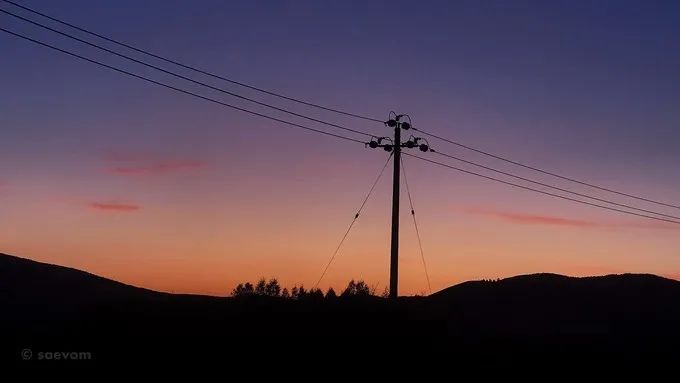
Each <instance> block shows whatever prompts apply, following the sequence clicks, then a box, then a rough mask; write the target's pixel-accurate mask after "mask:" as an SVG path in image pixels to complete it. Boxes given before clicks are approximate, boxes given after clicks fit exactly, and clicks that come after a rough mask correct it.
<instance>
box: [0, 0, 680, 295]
mask: <svg viewBox="0 0 680 383" xmlns="http://www.w3.org/2000/svg"><path fill="white" fill-rule="evenodd" d="M22 4H25V5H27V6H30V7H33V8H36V9H38V10H41V11H43V12H45V13H47V14H50V15H52V16H55V17H58V18H61V19H64V20H67V21H69V22H72V23H74V24H76V25H80V26H83V27H85V28H89V29H92V30H94V31H96V32H98V33H101V34H104V35H106V36H111V37H114V38H116V39H119V40H122V41H125V42H129V43H131V44H133V45H136V46H139V47H142V48H145V49H148V50H150V51H152V52H155V53H158V54H162V55H165V56H168V57H171V58H174V59H177V60H178V61H181V62H184V63H187V64H190V65H195V66H197V67H200V68H203V69H206V70H209V71H211V72H214V73H218V74H222V75H226V76H227V77H231V78H234V79H236V80H238V81H242V82H245V83H249V84H252V85H256V86H260V87H264V88H267V89H272V90H276V91H278V92H281V93H284V94H287V95H291V96H295V97H300V98H303V99H305V100H311V101H314V102H317V103H320V104H323V105H329V106H333V107H338V108H342V109H345V110H350V111H352V112H355V113H360V114H364V115H369V116H372V117H376V118H386V117H387V114H388V112H389V111H390V110H396V111H398V112H403V113H409V114H410V115H411V116H412V117H413V119H414V124H415V125H416V126H417V127H421V128H423V129H424V130H428V131H431V132H434V133H437V134H441V135H443V136H446V137H450V138H452V139H455V140H458V141H461V142H464V143H467V144H469V145H472V146H475V147H479V148H483V149H486V150H488V151H491V152H494V153H497V154H500V155H506V156H508V157H511V158H513V159H515V160H518V161H522V162H526V163H530V164H535V165H538V166H541V167H543V168H546V169H549V170H552V171H556V172H561V173H565V174H567V175H570V176H573V177H576V178H579V179H583V180H587V181H589V182H593V183H597V184H602V185H605V186H607V187H612V188H619V189H622V190H624V191H627V192H630V193H634V194H640V195H644V196H648V197H651V198H655V199H660V200H665V201H670V202H678V201H680V178H678V176H677V169H678V165H680V150H678V148H680V129H678V121H680V109H678V108H677V105H679V104H680V72H679V71H678V70H677V69H678V68H680V3H678V2H671V1H668V2H644V1H639V2H631V1H600V2H592V1H584V2H578V1H577V2H574V1H568V2H567V1H565V2H558V1H551V2H540V1H535V2H525V1H512V2H509V1H498V2H494V1H484V2H480V1H469V2H467V1H441V2H439V1H424V2H399V1H389V2H379V1H370V2H366V1H357V2H353V1H343V2H328V1H324V2H319V1H314V2H313V1H257V2H253V1H228V2H224V1H145V2H143V3H140V2H139V1H128V0H119V1H108V2H107V1H98V2H92V1H84V0H83V1H72V0H62V1H59V2H54V1H38V0H25V1H23V2H22ZM0 7H2V9H7V10H11V11H12V12H17V13H21V14H22V15H25V16H30V14H28V13H26V12H21V11H20V10H17V9H16V8H14V7H11V6H9V5H8V4H6V3H0ZM36 20H39V21H41V22H43V21H44V19H39V18H36ZM0 25H2V27H4V28H7V29H11V30H13V31H16V32H20V33H24V34H27V35H30V36H32V37H35V38H39V39H41V40H44V41H48V42H51V43H54V44H56V45H58V46H60V47H63V48H67V49H72V50H77V51H78V52H80V53H82V54H85V55H88V56H90V57H93V58H97V59H100V60H103V61H106V62H107V63H110V64H112V65H119V66H121V67H123V68H126V69H129V70H133V71H135V72H137V73H140V74H144V75H148V76H150V77H153V78H155V79H158V80H162V81H167V82H172V83H173V84H176V85H180V86H183V87H185V88H187V89H192V90H196V91H200V92H202V93H204V94H206V95H210V96H213V97H217V98H220V99H222V100H224V101H225V102H230V103H233V104H235V105H239V106H242V107H247V108H251V109H253V110H257V111H261V112H266V113H269V114H271V115H273V116H276V117H280V118H285V119H290V120H292V121H296V122H304V121H299V120H295V119H294V118H291V117H290V116H286V115H282V114H280V113H274V112H271V111H268V110H266V109H263V108H260V107H256V106H252V105H250V104H248V103H245V102H242V101H239V100H234V99H232V98H230V97H228V96H224V95H220V94H218V93H216V92H211V91H205V90H201V89H200V88H199V87H197V86H195V85H192V84H187V83H185V82H181V81H179V80H177V79H173V78H171V77H169V76H165V75H162V74H161V75H159V74H155V73H154V72H153V71H151V70H149V69H148V68H143V67H140V66H138V65H133V64H130V63H127V62H125V61H124V60H122V59H119V58H116V57H111V56H108V55H106V54H103V53H101V52H97V51H96V50H94V49H92V48H89V47H86V46H82V45H80V44H78V43H74V42H71V41H68V40H67V39H65V38H61V37H55V36H52V35H50V34H49V33H48V32H45V31H41V30H38V29H37V28H35V27H33V26H28V25H25V24H22V22H20V21H18V20H16V19H13V18H11V17H9V16H7V15H4V14H3V15H0ZM50 25H52V26H58V25H55V24H50ZM69 32H71V31H69ZM79 36H83V35H82V34H79ZM98 42H99V41H98ZM0 52H2V60H0V83H1V84H2V89H3V92H0V246H1V247H0V251H5V252H14V253H17V255H20V256H26V257H30V258H35V259H42V260H48V261H51V262H55V263H61V264H68V265H72V266H76V267H81V268H87V269H89V270H94V271H97V272H99V273H101V274H105V275H107V276H111V277H115V278H117V279H123V280H127V281H130V282H134V283H137V284H141V285H147V286H151V287H155V288H161V289H166V290H173V289H178V290H182V291H199V292H210V293H220V292H224V291H227V290H228V288H229V287H230V286H229V283H231V282H232V281H237V280H239V279H247V278H250V279H254V278H256V277H257V276H259V275H260V274H265V275H274V276H281V277H282V278H284V279H286V278H288V280H290V281H291V282H293V283H294V282H298V283H299V282H305V283H307V284H309V282H308V280H310V279H312V280H313V279H315V276H316V274H318V272H320V269H321V268H322V266H323V264H324V263H325V262H326V260H327V258H328V256H329V254H330V252H331V251H332V249H333V248H334V245H335V243H336V242H337V240H338V239H339V238H338V237H339V236H340V235H341V234H342V231H343V229H344V228H345V227H346V225H347V224H348V223H349V222H348V220H349V219H351V217H352V216H353V214H354V212H355V209H356V206H357V205H358V204H359V203H360V202H361V199H362V197H363V195H364V194H365V192H366V190H367V188H368V187H369V186H370V182H371V181H372V180H373V179H374V177H375V175H376V172H377V171H378V169H379V168H380V166H381V165H382V164H383V162H384V159H385V156H384V152H378V151H371V150H370V149H364V147H363V145H359V144H352V143H346V142H341V141H338V140H335V139H333V138H329V137H323V136H320V135H318V134H313V133H307V132H304V131H298V130H296V129H290V128H287V127H285V126H281V125H279V124H277V123H274V122H271V121H266V120H262V119H259V118H257V117H252V116H249V115H245V114H242V113H238V112H234V111H230V110H227V109H225V108H221V107H218V106H216V105H212V104H209V103H206V102H204V101H201V100H196V99H193V98H191V97H188V96H185V95H180V94H176V93H173V92H171V91H169V90H166V89H162V88H158V87H154V86H152V85H148V84H145V83H143V82H141V81H139V80H136V79H132V78H127V77H125V76H122V75H120V74H117V73H113V72H110V71H108V70H106V69H102V68H99V67H96V66H94V65H91V64H88V63H83V62H79V61H77V60H75V59H73V58H70V57H67V56H64V55H61V54H59V53H55V52H53V51H50V50H48V49H46V48H42V47H39V46H36V45H34V44H30V43H28V42H25V41H21V40H19V39H16V38H14V37H11V36H9V35H5V34H2V35H0ZM155 63H156V64H159V63H158V62H155ZM171 69H173V70H174V69H176V68H171ZM182 73H184V74H191V73H190V72H186V71H183V72H182ZM201 80H202V81H209V82H211V83H212V84H215V85H217V86H224V87H227V88H229V89H231V90H233V91H235V92H239V93H242V94H244V95H247V96H252V97H260V95H258V94H257V93H254V92H252V91H248V90H244V89H242V88H235V87H233V86H230V85H229V84H223V83H219V82H216V81H214V80H210V79H208V78H201ZM267 101H269V102H276V103H278V104H279V105H280V106H283V107H287V108H290V109H291V110H295V111H297V112H301V113H305V114H308V115H311V116H314V117H317V118H323V119H328V120H332V121H333V122H335V123H339V124H346V125H347V126H349V127H352V128H354V129H358V130H363V131H368V132H371V133H375V134H376V135H378V134H379V135H385V134H389V130H388V129H386V128H384V127H382V126H381V125H379V124H372V123H369V122H365V121H361V120H356V119H351V118H344V117H339V116H337V115H333V114H328V113H321V112H318V111H315V110H310V109H307V108H303V107H301V106H299V105H294V104H290V103H283V102H281V101H280V100H276V99H273V100H272V99H267ZM304 123H305V124H309V125H310V126H315V127H318V128H321V129H326V128H327V127H323V126H316V125H313V124H312V123H308V122H304ZM328 130H332V129H331V128H328ZM340 133H343V134H344V132H340ZM357 138H361V137H357ZM431 144H432V146H433V147H435V148H436V149H439V150H441V151H445V152H448V153H451V154H456V155H465V156H466V158H469V159H471V160H478V161H480V162H484V163H485V164H491V165H494V166H497V167H499V168H502V169H504V170H512V171H517V172H522V174H524V175H529V176H532V177H536V178H540V179H542V180H544V181H550V182H553V181H555V180H554V179H546V178H541V177H538V176H537V175H535V174H530V173H524V172H523V171H522V169H517V168H512V167H508V166H506V165H505V164H503V163H500V164H498V163H496V162H492V161H490V160H488V159H485V158H482V157H479V156H477V155H474V154H471V153H469V152H462V151H460V150H459V149H458V148H456V147H452V146H449V145H447V144H445V143H443V142H436V141H431ZM405 160H407V169H409V171H410V172H411V175H410V176H409V178H410V179H411V182H412V185H413V186H412V187H413V189H414V190H413V191H414V197H415V198H416V204H419V206H420V208H421V209H422V213H420V214H419V216H420V217H421V218H420V219H421V220H422V226H423V230H424V231H425V233H424V241H425V243H424V245H425V248H426V250H427V249H429V254H428V256H429V257H430V258H431V262H430V263H431V264H432V268H433V274H434V276H433V279H434V281H435V284H436V286H437V287H444V286H446V285H449V284H451V283H454V282H456V281H459V280H462V279H469V278H474V277H495V276H499V275H507V274H513V273H515V274H517V273H522V272H532V271H555V272H563V273H572V274H584V273H588V271H579V270H609V271H611V272H620V271H650V272H655V273H666V274H669V275H670V274H677V273H680V259H679V258H680V254H679V253H678V251H677V249H678V248H680V247H679V245H680V242H678V239H677V238H676V237H677V233H673V231H672V230H668V229H665V228H662V229H640V228H639V227H638V226H640V224H642V225H645V224H646V223H647V221H644V220H641V219H636V218H633V217H627V216H620V215H617V214H615V213H607V212H601V211H597V210H593V209H590V208H586V207H580V206H574V205H572V204H570V203H568V202H563V201H554V200H552V199H550V198H548V197H542V196H537V195H534V194H530V193H527V192H521V191H514V190H509V189H507V188H505V187H503V186H498V185H494V184H489V183H487V182H485V181H480V180H477V179H474V178H469V177H467V176H464V175H459V174H455V173H452V172H450V171H447V170H445V169H439V168H435V167H433V166H429V165H427V164H423V163H418V162H416V161H415V160H412V161H408V160H409V159H408V158H406V159H405ZM409 162H410V163H409ZM453 164H454V165H455V163H453ZM388 179H389V177H386V180H385V182H384V184H382V185H381V186H380V188H379V190H378V194H376V196H375V199H374V200H372V201H373V202H371V203H370V204H369V209H368V212H367V214H368V213H372V214H374V216H373V217H374V218H366V221H365V225H364V226H363V227H362V226H359V227H357V231H358V232H360V231H361V230H363V234H361V233H359V234H357V235H356V237H354V239H353V241H354V242H353V243H354V246H355V248H354V249H352V248H351V247H350V248H349V249H348V252H349V253H350V255H347V258H348V259H349V260H347V263H346V264H344V266H343V264H342V263H340V264H339V265H338V268H337V270H336V271H335V272H334V273H331V275H329V279H330V280H331V281H337V283H341V282H340V281H344V280H347V279H349V278H351V277H357V276H360V277H361V276H363V277H365V278H367V279H371V280H372V281H375V282H376V283H382V284H383V285H384V283H385V279H386V276H387V263H386V262H387V255H386V254H387V251H388V242H387V234H388V229H387V227H386V225H385V223H387V222H388V213H389V200H388V197H389V193H388V189H387V188H388V185H387V180H388ZM560 185H561V186H568V185H565V184H563V183H560ZM579 190H581V191H587V192H592V190H584V189H579ZM596 195H598V196H601V197H607V198H609V197H612V196H611V195H607V194H601V193H596ZM619 201H620V202H623V203H629V202H631V203H635V202H636V201H630V200H627V199H622V200H619ZM639 206H644V207H645V208H653V209H658V210H663V209H661V208H659V207H657V206H654V205H644V204H641V205H639ZM663 211H664V212H666V213H667V214H676V215H677V214H678V213H679V212H678V210H675V211H673V210H672V209H668V210H663ZM419 212H420V211H419ZM97 213H102V214H97ZM106 213H109V214H106ZM537 216H538V218H536V217H537ZM518 217H519V218H518ZM532 217H533V218H532ZM362 218H363V217H362ZM404 218H408V216H404ZM371 219H375V221H371ZM570 222H571V223H572V225H570V224H569V223H570ZM584 222H585V224H584ZM593 222H595V223H593ZM565 223H566V224H565ZM591 223H592V224H591ZM409 224H410V223H409V222H408V221H406V220H405V221H404V224H403V230H404V231H405V232H406V233H410V230H411V228H410V226H408V225H409ZM407 230H408V231H407ZM461 230H462V231H461ZM465 230H471V233H472V234H471V233H468V234H464V233H465V232H464V231H465ZM499 230H500V232H499ZM603 231H604V232H603ZM565 232H567V233H572V232H573V233H572V234H565ZM584 232H587V233H588V234H587V235H586V234H584ZM459 234H460V236H465V237H467V238H468V239H469V243H467V242H464V241H463V242H464V243H463V242H456V241H455V238H459ZM409 235H410V234H408V235H407V234H404V237H403V241H402V243H403V244H404V246H405V252H408V251H412V250H413V249H414V248H413V246H414V244H413V238H411V237H409ZM570 235H573V236H570ZM489 236H491V237H494V238H496V239H495V240H493V241H495V242H493V243H483V244H482V243H480V241H481V240H482V239H485V238H488V237H489ZM178 238H179V239H178ZM263 238H264V239H263ZM584 238H585V239H584ZM154 241H158V243H161V244H162V243H163V241H166V242H167V243H168V245H167V248H166V247H164V246H166V245H161V244H159V245H158V246H156V245H155V242H154ZM178 241H179V242H178ZM261 241H264V242H261ZM452 241H453V242H452ZM461 241H462V240H461ZM475 241H477V242H475ZM485 241H486V240H485ZM489 241H491V240H489ZM627 241H629V242H627ZM265 242H266V246H265ZM121 243H126V244H129V246H127V247H126V246H123V245H120V244H121ZM538 243H543V244H545V246H543V245H540V246H539V245H537V244H538ZM562 243H564V244H565V245H564V246H562V245H560V246H561V247H560V249H559V251H557V250H555V251H556V255H555V256H554V258H553V261H550V259H551V255H550V253H551V252H553V250H554V249H551V247H550V246H549V245H550V244H562ZM111 244H117V246H118V245H120V248H117V250H116V253H115V254H114V253H112V250H110V249H111V247H110V245H111ZM154 246H156V247H154ZM349 246H352V245H351V244H350V245H349ZM362 249H363V250H362ZM352 251H354V252H355V253H356V254H355V257H354V258H352V257H351V254H352ZM622 251H623V252H626V251H628V253H625V254H622ZM557 253H559V254H557ZM164 254H171V256H169V257H164ZM292 254H295V255H292ZM357 254H361V255H357ZM366 254H370V255H366ZM468 255H469V256H470V258H469V259H468V258H465V257H466V256H468ZM478 255H479V256H478ZM411 256H412V257H414V258H413V259H415V261H413V262H412V263H408V260H409V259H411V258H409V257H408V255H405V261H404V262H406V265H407V266H405V268H406V269H408V270H411V269H412V275H411V274H409V272H408V271H405V272H404V273H405V274H404V275H405V277H404V278H405V279H406V280H405V286H411V287H408V288H407V289H406V290H405V292H417V291H418V289H419V288H420V287H421V286H422V276H421V275H420V274H419V273H421V270H420V269H419V268H418V267H419V264H418V263H417V261H418V260H419V258H418V257H419V256H418V255H417V254H416V253H413V254H411ZM296 257H298V258H296ZM362 257H364V258H362ZM365 257H370V261H369V260H367V258H365ZM494 257H496V258H494ZM482 258H483V259H484V260H481V259H482ZM133 259H134V260H140V259H141V260H140V261H139V262H141V263H138V267H137V270H135V271H131V270H130V268H129V267H127V266H125V265H126V264H129V262H130V260H133ZM546 259H547V260H546ZM499 260H502V261H499ZM296 261H297V262H300V263H301V264H303V265H305V266H304V268H303V269H302V270H300V271H291V269H292V267H291V262H296ZM162 262H167V263H165V264H167V265H169V266H167V270H166V271H162V270H161V269H163V268H162V267H160V268H159V265H160V264H163V263H162ZM173 262H174V263H173ZM339 262H341V261H339ZM363 262H367V264H366V265H365V266H364V263H363ZM188 263H191V264H192V268H191V271H190V272H188V274H187V275H184V274H182V272H181V270H182V267H184V266H183V265H186V264H188ZM496 265H501V266H496ZM258 267H259V269H258ZM220 268H221V269H220ZM579 268H582V269H579ZM215 269H220V270H221V271H220V272H215V271H214V270H215ZM159 270H161V271H159ZM178 270H179V271H178ZM158 273H160V274H158ZM258 273H260V274H258ZM408 278H411V279H408ZM419 286H420V287H419Z"/></svg>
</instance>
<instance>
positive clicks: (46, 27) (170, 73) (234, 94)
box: [0, 9, 374, 137]
mask: <svg viewBox="0 0 680 383" xmlns="http://www.w3.org/2000/svg"><path fill="white" fill-rule="evenodd" d="M0 12H2V13H5V14H7V15H10V16H13V17H16V18H18V19H20V20H23V21H25V22H27V23H31V24H33V25H35V26H38V27H40V28H44V29H47V30H49V31H52V32H54V33H57V34H60V35H62V36H65V37H68V38H70V39H72V40H75V41H78V42H81V43H83V44H87V45H89V46H91V47H94V48H97V49H100V50H102V51H104V52H108V53H111V54H114V55H116V56H118V57H122V58H124V59H126V60H130V61H132V62H135V63H137V64H141V65H144V66H146V67H149V68H152V69H155V70H158V71H160V72H163V73H166V74H169V75H171V76H174V77H177V78H181V79H183V80H186V81H189V82H192V83H194V84H198V85H201V86H204V87H206V88H209V89H212V90H216V91H218V92H221V93H224V94H228V95H230V96H232V97H236V98H240V99H242V100H246V101H248V102H252V103H254V104H257V105H260V106H264V107H267V108H270V109H274V110H277V111H279V112H283V113H288V114H290V115H293V116H296V117H300V118H304V119H306V120H309V121H314V122H318V123H320V124H324V125H328V126H332V127H335V128H339V129H343V130H346V131H349V132H353V133H357V134H362V135H364V136H368V137H373V136H374V135H372V134H369V133H366V132H362V131H359V130H355V129H351V128H347V127H345V126H342V125H338V124H334V123H332V122H328V121H324V120H320V119H317V118H313V117H308V116H305V115H303V114H300V113H296V112H292V111H290V110H287V109H285V108H279V107H277V106H275V105H271V104H267V103H265V102H261V101H257V100H255V99H252V98H249V97H245V96H241V95H239V94H237V93H233V92H230V91H228V90H226V89H222V88H218V87H215V86H212V85H210V84H206V83H204V82H201V81H197V80H194V79H192V78H190V77H186V76H183V75H181V74H178V73H175V72H172V71H169V70H165V69H163V68H161V67H158V66H156V65H153V64H149V63H147V62H144V61H141V60H137V59H135V58H133V57H130V56H127V55H125V54H122V53H119V52H116V51H114V50H111V49H108V48H105V47H102V46H100V45H97V44H94V43H91V42H89V41H86V40H83V39H81V38H78V37H76V36H73V35H70V34H68V33H65V32H62V31H59V30H57V29H54V28H51V27H48V26H46V25H43V24H40V23H38V22H36V21H33V20H30V19H27V18H25V17H22V16H20V15H17V14H14V13H12V12H9V11H6V10H4V9H0Z"/></svg>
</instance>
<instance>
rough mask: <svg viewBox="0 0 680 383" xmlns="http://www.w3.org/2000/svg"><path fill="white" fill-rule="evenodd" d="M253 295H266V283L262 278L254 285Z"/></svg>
mask: <svg viewBox="0 0 680 383" xmlns="http://www.w3.org/2000/svg"><path fill="white" fill-rule="evenodd" d="M255 294H257V295H266V294H267V281H265V279H264V278H260V280H259V281H257V284H256V285H255Z"/></svg>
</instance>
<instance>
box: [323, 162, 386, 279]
mask: <svg viewBox="0 0 680 383" xmlns="http://www.w3.org/2000/svg"><path fill="white" fill-rule="evenodd" d="M392 154H393V153H390V155H389V156H388V157H387V161H386V162H385V165H383V167H382V169H380V173H378V177H377V178H376V179H375V181H374V182H373V185H372V186H371V189H370V190H369V191H368V194H366V197H365V198H364V201H363V202H362V203H361V206H359V210H357V213H356V214H355V215H354V219H352V222H351V223H350V224H349V227H347V231H345V235H343V236H342V239H341V240H340V243H338V246H337V247H336V248H335V251H334V252H333V254H332V255H331V258H330V259H329V260H328V263H327V264H326V267H324V269H323V272H322V273H321V276H320V277H319V280H317V281H316V283H315V284H314V287H313V288H312V290H315V289H316V288H317V287H318V286H319V283H321V280H322V279H323V277H324V276H325V275H326V272H327V271H328V268H329V267H330V266H331V263H333V260H334V259H335V256H336V255H338V251H340V247H341V246H342V244H343V243H344V242H345V239H347V236H348V235H349V232H350V230H352V227H353V226H354V223H355V222H356V221H357V219H358V218H359V214H360V213H361V211H362V210H363V209H364V206H366V202H368V198H369V197H371V194H373V190H374V189H375V187H376V185H378V181H380V178H382V175H383V173H385V169H386V168H387V165H388V164H389V163H390V160H391V159H392Z"/></svg>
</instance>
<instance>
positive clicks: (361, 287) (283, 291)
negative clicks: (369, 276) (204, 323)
mask: <svg viewBox="0 0 680 383" xmlns="http://www.w3.org/2000/svg"><path fill="white" fill-rule="evenodd" d="M231 296H232V297H247V296H265V297H279V298H285V299H297V300H303V299H304V300H307V299H310V300H323V299H335V298H345V297H369V296H376V293H375V287H370V286H368V284H367V283H366V282H364V281H362V280H359V281H355V280H354V279H352V280H351V281H349V283H348V284H347V287H345V289H344V290H342V292H341V293H340V294H339V295H338V294H337V293H336V292H335V290H334V289H333V288H332V287H330V288H328V290H327V291H326V293H325V294H324V292H323V291H322V290H321V289H319V288H311V289H309V290H307V289H305V287H304V286H303V285H300V286H299V287H298V286H297V285H295V286H293V288H292V289H290V290H288V288H286V287H283V288H282V287H281V285H280V284H279V281H278V280H276V278H272V279H270V280H268V281H267V280H265V279H264V278H262V279H260V280H259V281H257V283H255V284H252V283H250V282H245V283H239V284H238V285H237V286H236V287H235V288H234V289H233V290H232V291H231ZM381 296H383V297H385V296H386V293H383V294H382V295H381Z"/></svg>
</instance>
